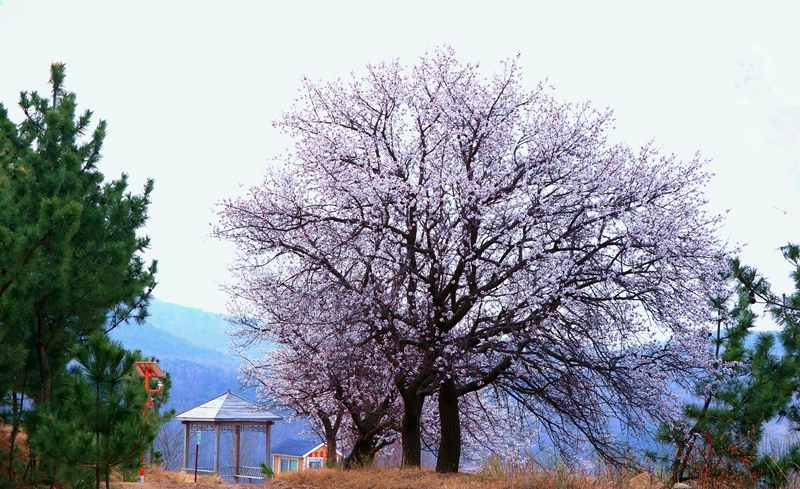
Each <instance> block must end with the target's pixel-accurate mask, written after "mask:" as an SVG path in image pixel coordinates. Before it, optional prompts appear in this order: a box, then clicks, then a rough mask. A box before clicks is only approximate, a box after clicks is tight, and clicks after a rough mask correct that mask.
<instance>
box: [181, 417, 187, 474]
mask: <svg viewBox="0 0 800 489" xmlns="http://www.w3.org/2000/svg"><path fill="white" fill-rule="evenodd" d="M188 468H189V423H183V465H181V469H188Z"/></svg>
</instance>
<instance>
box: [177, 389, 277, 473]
mask: <svg viewBox="0 0 800 489" xmlns="http://www.w3.org/2000/svg"><path fill="white" fill-rule="evenodd" d="M175 419H177V420H179V421H180V422H181V423H183V427H184V439H183V464H182V466H181V468H182V469H183V470H185V471H190V469H191V468H190V467H189V462H190V458H189V446H190V440H189V435H190V434H191V433H196V432H200V431H211V432H213V433H214V466H213V467H205V468H202V469H201V468H199V467H198V468H197V471H198V472H200V473H210V472H213V473H215V474H220V475H231V476H233V478H234V481H235V482H238V480H239V477H247V478H250V479H260V478H263V477H262V476H261V473H260V468H259V467H242V466H240V464H239V461H240V457H239V455H240V453H239V452H240V448H239V447H240V436H241V434H242V432H244V431H250V432H257V433H264V434H265V435H266V436H265V446H264V449H265V455H264V462H265V463H266V464H267V465H270V463H271V462H272V458H271V457H270V456H269V454H270V452H271V450H270V445H271V431H272V425H273V424H275V422H276V421H280V420H281V419H283V418H282V417H281V416H278V415H277V414H274V413H271V412H269V411H264V410H263V409H262V408H261V406H259V405H257V404H255V403H252V402H250V401H248V400H247V399H244V398H242V397H239V396H237V395H236V394H234V393H232V392H231V391H230V389H229V390H228V392H226V393H225V394H222V395H221V396H219V397H216V398H214V399H212V400H210V401H208V402H206V403H203V404H201V405H199V406H197V407H194V408H192V409H189V410H188V411H185V412H182V413H181V414H179V415H177V416H175ZM223 431H225V432H231V433H233V434H234V439H235V441H234V449H235V454H234V461H233V465H232V466H224V467H223V466H222V465H221V464H220V456H221V453H220V451H221V450H220V437H221V435H222V432H223ZM199 440H200V439H199V438H198V446H199Z"/></svg>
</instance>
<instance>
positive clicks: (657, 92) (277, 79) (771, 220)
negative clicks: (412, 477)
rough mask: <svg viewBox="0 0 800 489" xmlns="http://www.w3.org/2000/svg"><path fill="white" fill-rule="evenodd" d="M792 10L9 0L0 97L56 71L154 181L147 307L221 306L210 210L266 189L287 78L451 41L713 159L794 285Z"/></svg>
mask: <svg viewBox="0 0 800 489" xmlns="http://www.w3.org/2000/svg"><path fill="white" fill-rule="evenodd" d="M799 25H800V2H798V1H786V2H731V1H719V2H696V1H686V2H676V1H673V2H658V3H656V2H642V1H636V2H633V1H631V2H607V1H586V2H561V1H559V2H556V1H551V2H534V1H497V0H494V1H491V2H489V1H482V2H468V1H464V0H461V1H453V2H443V1H440V2H437V1H434V0H428V1H424V2H422V1H394V2H382V1H377V0H371V1H348V2H344V1H316V2H312V1H297V0H293V1H284V2H276V1H225V2H220V1H213V2H212V1H200V0H193V1H168V0H157V1H148V0H71V1H68V2H67V1H64V0H52V1H45V0H2V2H0V102H2V103H3V104H4V105H5V106H6V108H8V109H9V111H10V113H11V116H12V118H14V119H15V120H16V121H20V120H21V115H22V114H21V111H20V110H19V109H18V107H17V102H18V99H19V92H20V91H21V90H39V91H46V90H47V80H48V75H49V65H50V63H51V62H54V61H60V62H65V63H66V65H67V79H66V85H67V89H69V90H71V91H74V92H76V93H77V94H78V103H79V108H80V109H86V108H89V109H91V110H93V111H94V112H95V117H96V118H102V119H106V120H107V121H108V124H109V131H108V136H107V138H106V143H105V147H104V151H103V155H104V158H103V160H102V162H101V164H100V168H101V170H102V171H103V172H104V173H105V175H106V177H107V178H115V177H118V176H119V174H120V173H121V172H126V173H128V174H129V175H130V182H131V184H132V190H134V191H136V192H137V193H138V192H140V191H141V187H142V185H143V184H144V181H145V179H146V178H148V177H150V178H153V179H155V192H154V195H153V203H152V205H151V207H150V220H149V221H148V225H147V229H146V230H145V232H146V233H147V234H148V235H149V236H150V237H151V239H152V248H151V250H150V252H148V257H149V258H157V259H158V261H159V273H158V276H157V279H158V282H159V285H158V287H157V288H156V291H155V292H156V295H157V296H158V297H159V298H161V299H163V300H165V301H169V302H174V303H178V304H182V305H186V306H191V307H196V308H200V309H204V310H209V311H214V312H224V311H225V302H226V300H227V298H226V296H225V295H224V293H222V292H220V291H219V290H218V286H219V284H221V283H224V282H226V281H228V280H229V275H228V272H227V267H228V264H229V263H230V262H231V260H232V259H233V251H232V247H231V246H230V245H228V244H227V243H220V242H218V241H216V240H214V239H212V238H210V237H209V232H210V225H211V223H214V222H215V220H216V217H215V214H214V208H215V203H216V202H218V201H220V200H221V199H224V198H228V197H235V196H237V195H241V194H242V193H243V192H244V190H245V189H246V188H247V187H250V186H253V185H257V184H259V183H260V182H261V181H262V177H263V175H264V171H265V169H266V168H267V166H268V165H270V164H271V160H272V159H273V158H274V157H276V156H278V155H279V154H281V153H283V152H285V150H286V148H287V147H289V146H290V145H291V142H290V141H288V140H286V139H284V137H283V136H280V135H278V134H277V132H276V131H275V130H274V129H273V128H272V125H271V121H272V120H274V119H276V118H277V117H278V116H279V114H280V113H281V111H284V110H287V109H289V108H290V106H291V103H292V101H293V99H294V97H295V96H296V94H297V90H298V88H299V87H300V82H299V80H300V79H301V78H302V77H303V76H307V77H308V78H310V79H312V80H330V79H333V78H335V77H343V78H344V77H347V76H349V74H350V72H352V71H355V72H356V73H359V72H363V70H364V67H365V65H366V64H368V63H376V62H380V61H382V60H389V59H392V58H399V59H400V60H401V62H403V63H405V64H413V63H414V62H415V61H416V60H417V59H418V57H419V56H420V55H422V54H424V53H425V52H426V50H431V51H432V50H433V49H435V48H436V47H437V46H440V45H442V44H450V45H452V46H453V47H454V48H455V50H456V54H457V56H458V57H459V58H461V60H462V61H468V62H480V64H481V66H482V67H483V68H485V69H486V70H487V71H489V70H493V69H494V67H496V66H498V65H499V62H500V60H502V59H504V58H507V57H511V56H515V55H516V54H517V53H518V52H519V53H521V55H522V62H521V64H522V66H523V73H524V80H525V82H526V83H527V84H528V85H529V86H530V88H533V87H534V86H535V85H536V83H537V82H539V81H540V80H543V79H545V78H547V79H548V80H549V82H550V83H551V84H553V85H554V86H555V88H556V94H558V95H559V96H561V97H563V98H564V99H566V100H570V101H580V100H585V99H590V100H592V102H593V103H594V104H596V105H597V106H600V107H605V106H610V107H612V108H614V109H615V111H616V112H615V113H616V117H617V124H616V128H617V129H616V131H615V132H614V133H613V134H612V139H613V140H615V141H625V142H627V143H629V144H630V145H632V146H639V145H641V144H644V143H645V142H647V141H648V140H650V139H655V141H656V143H657V144H658V145H659V146H660V147H661V148H662V151H663V152H675V153H677V154H679V155H681V156H682V157H684V158H691V157H692V155H693V154H694V153H695V151H698V150H699V151H701V152H702V154H703V155H704V156H705V157H707V158H709V159H712V160H713V161H712V163H711V165H710V169H711V171H712V172H714V173H715V174H716V177H715V178H714V180H713V182H712V184H711V185H710V187H709V188H708V192H707V195H708V198H709V199H710V209H711V210H712V211H715V212H724V211H726V210H727V211H729V212H728V216H727V220H726V224H725V226H724V228H723V229H722V234H723V236H724V237H725V238H726V239H729V240H730V242H731V243H733V244H737V243H738V244H739V245H743V251H742V257H743V259H744V260H745V262H747V263H749V264H751V265H753V266H756V267H758V268H759V269H761V270H763V271H764V272H765V273H766V274H767V275H768V276H769V277H770V279H771V280H773V282H774V283H776V284H777V285H778V288H779V289H783V290H788V289H789V287H790V283H789V281H788V279H787V278H786V276H787V274H788V272H789V268H788V267H787V266H785V265H784V262H783V260H782V258H781V256H780V253H779V251H778V248H779V247H780V246H782V245H784V244H785V243H786V242H788V241H794V242H800V28H798V26H799Z"/></svg>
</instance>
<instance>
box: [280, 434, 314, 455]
mask: <svg viewBox="0 0 800 489" xmlns="http://www.w3.org/2000/svg"><path fill="white" fill-rule="evenodd" d="M324 445H325V444H324V443H320V442H318V441H314V440H302V439H300V438H287V439H286V440H283V441H282V442H280V443H278V444H277V445H275V446H274V447H273V448H272V454H273V455H289V456H290V457H305V456H306V455H308V454H309V453H311V452H313V451H314V450H316V449H317V448H319V447H321V446H324Z"/></svg>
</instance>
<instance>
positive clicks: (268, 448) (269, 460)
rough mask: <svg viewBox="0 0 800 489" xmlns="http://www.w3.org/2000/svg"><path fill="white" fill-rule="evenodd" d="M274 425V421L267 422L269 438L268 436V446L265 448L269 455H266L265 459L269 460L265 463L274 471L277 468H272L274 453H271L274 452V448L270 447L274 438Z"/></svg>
mask: <svg viewBox="0 0 800 489" xmlns="http://www.w3.org/2000/svg"><path fill="white" fill-rule="evenodd" d="M272 425H273V422H272V421H267V436H266V439H267V440H266V442H265V445H266V446H265V448H266V450H267V454H266V455H265V457H266V458H267V459H266V460H265V462H266V464H267V467H269V468H270V469H272V470H273V471H274V470H275V467H273V466H272V453H270V452H272V447H271V446H270V440H271V439H272V436H271V435H272Z"/></svg>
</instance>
